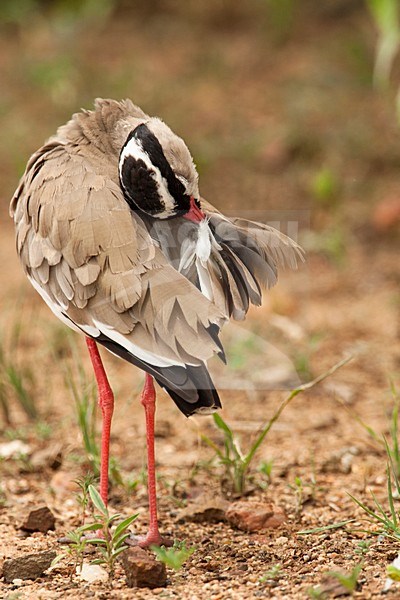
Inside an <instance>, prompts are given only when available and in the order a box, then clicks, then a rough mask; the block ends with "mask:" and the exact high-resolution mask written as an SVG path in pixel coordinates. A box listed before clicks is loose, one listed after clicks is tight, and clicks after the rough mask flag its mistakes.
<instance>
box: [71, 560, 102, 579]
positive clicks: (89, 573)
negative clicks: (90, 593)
mask: <svg viewBox="0 0 400 600" xmlns="http://www.w3.org/2000/svg"><path fill="white" fill-rule="evenodd" d="M76 574H77V575H79V577H80V579H82V581H87V582H88V583H94V582H95V581H108V573H107V571H106V570H105V569H103V567H101V566H100V565H89V564H88V563H83V565H82V568H79V567H77V568H76Z"/></svg>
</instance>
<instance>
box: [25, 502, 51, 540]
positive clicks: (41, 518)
mask: <svg viewBox="0 0 400 600" xmlns="http://www.w3.org/2000/svg"><path fill="white" fill-rule="evenodd" d="M55 524H56V519H55V516H54V515H53V513H52V512H51V510H50V509H49V508H48V507H47V506H41V507H40V508H36V509H35V510H31V512H30V513H29V515H28V517H27V519H26V521H25V522H24V523H23V524H22V526H21V529H24V530H25V531H41V532H42V533H46V532H47V531H49V530H50V529H55Z"/></svg>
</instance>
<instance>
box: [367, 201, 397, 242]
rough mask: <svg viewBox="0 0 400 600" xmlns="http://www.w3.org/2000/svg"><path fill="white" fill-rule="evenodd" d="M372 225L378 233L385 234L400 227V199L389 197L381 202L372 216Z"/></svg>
mask: <svg viewBox="0 0 400 600" xmlns="http://www.w3.org/2000/svg"><path fill="white" fill-rule="evenodd" d="M372 225H373V227H374V228H375V230H376V231H377V232H378V233H385V232H386V231H389V230H390V229H392V228H393V229H394V228H395V227H398V226H399V225H400V197H399V196H398V195H394V196H389V197H387V198H384V199H383V200H381V201H380V202H379V203H378V204H377V205H376V207H375V210H374V212H373V215H372Z"/></svg>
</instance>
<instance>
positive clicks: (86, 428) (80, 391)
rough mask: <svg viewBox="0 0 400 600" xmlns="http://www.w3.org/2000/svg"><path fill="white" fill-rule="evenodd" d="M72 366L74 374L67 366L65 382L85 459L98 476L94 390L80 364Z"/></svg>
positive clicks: (75, 363)
mask: <svg viewBox="0 0 400 600" xmlns="http://www.w3.org/2000/svg"><path fill="white" fill-rule="evenodd" d="M74 365H76V373H74V371H73V370H72V368H71V367H70V366H69V365H67V367H66V373H65V382H66V385H67V386H68V387H69V389H70V390H71V393H72V396H73V398H74V401H75V407H76V413H77V420H78V425H79V429H80V430H81V434H82V440H83V445H84V448H85V452H86V456H87V459H88V461H89V464H90V466H91V468H92V469H93V472H94V474H95V475H96V476H98V475H99V468H100V448H99V445H98V443H97V440H96V437H97V436H96V413H97V400H96V391H95V390H96V388H95V385H94V382H93V381H89V380H88V378H87V376H86V373H85V370H84V368H83V366H82V364H81V362H80V361H79V360H77V359H75V360H74Z"/></svg>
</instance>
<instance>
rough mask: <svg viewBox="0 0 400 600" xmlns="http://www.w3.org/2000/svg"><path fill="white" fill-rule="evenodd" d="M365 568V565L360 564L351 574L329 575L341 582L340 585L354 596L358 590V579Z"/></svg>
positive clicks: (336, 573) (329, 573) (333, 572)
mask: <svg viewBox="0 0 400 600" xmlns="http://www.w3.org/2000/svg"><path fill="white" fill-rule="evenodd" d="M363 567H364V563H362V562H361V563H358V564H357V565H355V566H354V567H353V569H352V570H351V572H350V573H349V574H346V573H339V572H337V571H328V573H327V574H328V575H330V576H331V577H334V578H335V579H337V580H338V581H339V583H340V584H341V585H342V586H343V587H344V588H345V589H346V590H347V591H348V592H350V594H353V592H355V590H356V589H357V585H358V578H359V577H360V573H361V571H362V569H363Z"/></svg>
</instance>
